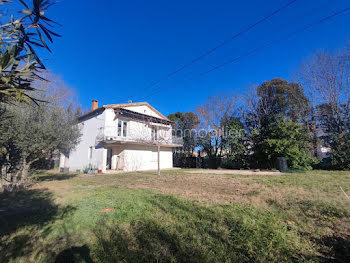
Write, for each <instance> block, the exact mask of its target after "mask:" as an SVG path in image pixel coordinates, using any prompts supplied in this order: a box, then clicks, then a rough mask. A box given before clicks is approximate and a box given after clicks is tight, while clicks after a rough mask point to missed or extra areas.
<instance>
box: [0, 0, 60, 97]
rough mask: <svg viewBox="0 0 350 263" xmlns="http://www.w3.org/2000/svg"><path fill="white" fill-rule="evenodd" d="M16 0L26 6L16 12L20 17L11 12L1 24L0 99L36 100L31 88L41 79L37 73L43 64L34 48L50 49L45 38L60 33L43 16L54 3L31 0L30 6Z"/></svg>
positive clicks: (41, 70)
mask: <svg viewBox="0 0 350 263" xmlns="http://www.w3.org/2000/svg"><path fill="white" fill-rule="evenodd" d="M19 1H20V2H21V3H22V5H23V6H24V8H25V9H23V10H21V11H20V12H19V13H20V14H21V15H20V17H19V18H15V16H14V15H11V17H9V18H8V20H9V21H8V22H7V23H5V24H2V25H0V75H1V78H0V103H13V102H17V101H19V102H29V101H31V100H32V101H35V102H36V101H37V99H36V98H35V97H33V96H31V95H30V94H33V93H30V91H33V90H34V89H35V84H36V83H37V82H38V81H41V80H43V78H42V77H41V76H40V74H41V73H42V72H43V71H44V70H45V69H46V68H45V66H44V64H43V62H42V60H41V59H40V58H39V57H38V56H37V54H36V49H47V50H48V51H50V48H49V46H48V45H47V43H46V42H47V41H50V42H52V41H53V39H52V38H53V36H59V35H58V34H56V33H54V32H53V31H51V30H52V27H53V26H54V25H55V24H57V23H55V22H54V21H52V20H51V19H49V18H48V17H46V12H47V10H48V8H49V7H50V6H52V4H53V3H52V2H51V1H50V0H33V3H32V6H30V5H28V4H27V3H26V2H25V1H24V0H19ZM9 3H11V1H5V0H2V1H0V4H9Z"/></svg>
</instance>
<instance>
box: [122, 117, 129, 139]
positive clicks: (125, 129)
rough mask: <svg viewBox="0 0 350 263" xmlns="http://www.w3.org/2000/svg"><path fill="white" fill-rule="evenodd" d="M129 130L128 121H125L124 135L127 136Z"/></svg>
mask: <svg viewBox="0 0 350 263" xmlns="http://www.w3.org/2000/svg"><path fill="white" fill-rule="evenodd" d="M127 130H128V123H127V122H126V121H123V137H126V135H127Z"/></svg>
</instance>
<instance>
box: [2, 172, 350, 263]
mask: <svg viewBox="0 0 350 263" xmlns="http://www.w3.org/2000/svg"><path fill="white" fill-rule="evenodd" d="M193 171H194V170H191V172H192V173H188V172H187V171H186V170H173V171H164V172H162V175H161V176H160V177H158V176H157V175H155V173H151V172H142V173H141V172H140V173H128V174H116V175H96V176H89V175H79V174H54V173H44V174H38V175H36V177H37V180H38V183H36V184H34V185H33V186H32V187H31V188H29V189H27V190H23V191H20V192H16V193H12V194H0V262H201V263H202V262H330V261H331V262H332V261H333V262H350V261H349V259H350V200H349V199H347V197H346V195H345V194H344V193H343V192H342V190H341V189H340V187H342V189H343V190H344V191H345V192H346V193H347V194H348V195H350V172H335V171H334V172H333V171H311V172H306V173H290V174H276V175H236V174H235V175H232V174H225V172H223V174H211V173H210V171H208V173H206V174H203V173H198V174H197V173H193ZM105 209H108V210H105Z"/></svg>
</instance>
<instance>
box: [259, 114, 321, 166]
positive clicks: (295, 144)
mask: <svg viewBox="0 0 350 263" xmlns="http://www.w3.org/2000/svg"><path fill="white" fill-rule="evenodd" d="M266 132H267V134H269V136H268V137H266V138H264V139H263V140H262V141H261V142H259V143H258V145H257V147H256V149H255V151H256V152H255V154H256V155H257V156H259V160H261V161H262V162H261V165H263V166H264V167H265V168H276V164H277V158H278V157H285V158H286V159H287V162H288V166H289V167H290V168H292V169H311V165H312V164H314V163H315V159H313V158H312V157H311V156H310V151H309V149H308V143H309V142H310V136H309V134H308V133H307V131H306V129H305V128H304V127H303V126H301V125H300V124H298V123H295V122H293V121H291V120H285V119H282V120H278V121H277V122H275V123H270V124H269V125H268V126H267V127H266ZM264 164H265V165H264Z"/></svg>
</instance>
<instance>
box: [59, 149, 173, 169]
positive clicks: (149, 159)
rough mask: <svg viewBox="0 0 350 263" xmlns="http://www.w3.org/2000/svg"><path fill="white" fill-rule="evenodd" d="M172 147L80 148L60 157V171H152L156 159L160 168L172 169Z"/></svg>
mask: <svg viewBox="0 0 350 263" xmlns="http://www.w3.org/2000/svg"><path fill="white" fill-rule="evenodd" d="M172 149H173V148H172V147H167V146H160V147H159V153H158V146H156V145H137V144H103V145H97V146H89V145H80V146H79V147H78V148H77V149H75V150H73V151H71V152H70V153H69V154H61V156H60V168H61V170H66V171H68V170H69V171H73V172H75V171H79V172H82V171H84V170H86V169H89V168H92V169H95V170H99V171H100V172H106V171H108V170H120V171H143V170H156V169H157V168H158V158H159V163H160V168H161V169H169V168H172V167H173V150H172Z"/></svg>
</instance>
